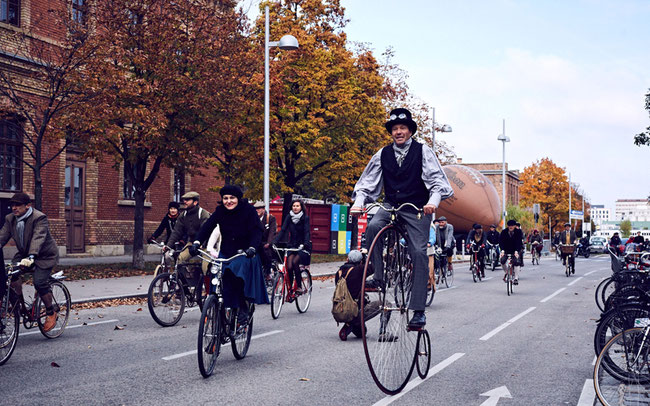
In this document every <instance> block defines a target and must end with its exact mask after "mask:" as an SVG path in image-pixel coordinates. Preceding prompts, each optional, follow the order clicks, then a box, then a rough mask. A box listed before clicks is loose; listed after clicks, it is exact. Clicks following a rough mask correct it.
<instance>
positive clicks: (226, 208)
mask: <svg viewBox="0 0 650 406" xmlns="http://www.w3.org/2000/svg"><path fill="white" fill-rule="evenodd" d="M219 193H220V194H221V199H222V203H223V204H222V205H221V206H218V207H217V208H216V209H215V211H214V214H212V216H210V218H209V219H208V220H206V222H205V223H204V224H203V226H201V229H200V230H199V232H198V234H197V235H196V240H195V241H194V243H193V244H192V246H191V247H190V253H191V254H192V255H196V254H197V253H198V248H199V246H200V242H201V241H206V240H207V239H208V237H209V236H210V234H211V233H212V230H213V229H214V228H215V227H216V226H217V225H218V226H219V228H220V230H221V247H220V251H219V256H220V257H221V258H230V257H232V256H233V255H235V254H237V252H238V251H240V250H241V251H244V252H246V257H238V258H235V259H234V260H232V261H231V262H229V263H228V264H227V265H225V266H224V273H223V300H224V306H225V307H229V308H232V309H236V308H238V309H239V316H238V320H239V322H240V323H241V324H245V323H246V321H247V320H248V316H249V315H248V305H247V303H246V301H249V302H253V303H256V304H266V303H269V298H268V296H267V294H266V287H265V285H264V276H263V275H262V265H261V262H260V259H259V256H258V255H256V251H255V248H254V247H259V246H260V243H261V242H262V231H263V230H262V223H260V219H259V217H257V213H256V211H255V209H254V208H253V206H252V205H251V204H250V203H248V201H247V200H245V199H242V197H243V193H242V191H241V189H240V188H239V187H238V186H234V185H226V186H224V187H222V188H221V190H220V191H219Z"/></svg>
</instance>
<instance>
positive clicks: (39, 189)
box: [32, 162, 43, 211]
mask: <svg viewBox="0 0 650 406" xmlns="http://www.w3.org/2000/svg"><path fill="white" fill-rule="evenodd" d="M32 206H34V208H35V209H36V210H39V211H43V179H42V178H41V166H40V165H39V163H38V162H36V163H35V164H34V202H33V203H32Z"/></svg>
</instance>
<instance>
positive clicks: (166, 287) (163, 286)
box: [147, 273, 185, 327]
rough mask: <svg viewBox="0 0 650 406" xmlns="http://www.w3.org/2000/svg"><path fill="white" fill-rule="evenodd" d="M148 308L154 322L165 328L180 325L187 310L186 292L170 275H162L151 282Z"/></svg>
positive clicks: (173, 276) (148, 293)
mask: <svg viewBox="0 0 650 406" xmlns="http://www.w3.org/2000/svg"><path fill="white" fill-rule="evenodd" d="M147 306H148V307H149V313H150V314H151V317H152V318H153V319H154V321H155V322H156V323H158V324H160V325H161V326H163V327H170V326H173V325H174V324H176V323H178V321H179V320H180V319H181V317H183V311H184V310H185V292H184V290H183V287H182V286H181V284H180V283H179V282H178V279H176V276H175V275H173V274H169V273H161V274H160V275H158V276H156V278H155V279H154V280H153V281H151V284H150V285H149V291H148V292H147Z"/></svg>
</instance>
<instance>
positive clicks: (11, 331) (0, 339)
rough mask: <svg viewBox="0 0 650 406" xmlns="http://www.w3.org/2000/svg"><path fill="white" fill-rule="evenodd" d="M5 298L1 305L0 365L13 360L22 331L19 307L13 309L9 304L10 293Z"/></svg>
mask: <svg viewBox="0 0 650 406" xmlns="http://www.w3.org/2000/svg"><path fill="white" fill-rule="evenodd" d="M4 296H5V297H4V299H3V300H2V303H1V304H0V365H2V364H4V363H5V362H7V361H8V360H9V358H11V354H13V352H14V349H16V343H17V342H18V332H19V330H20V313H19V312H18V306H16V307H13V306H11V305H10V304H9V293H8V292H7V293H6V294H5V295H4Z"/></svg>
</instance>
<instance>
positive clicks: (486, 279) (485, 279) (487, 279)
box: [483, 276, 494, 281]
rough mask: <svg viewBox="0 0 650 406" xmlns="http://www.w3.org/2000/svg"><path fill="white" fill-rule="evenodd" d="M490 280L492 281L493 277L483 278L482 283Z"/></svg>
mask: <svg viewBox="0 0 650 406" xmlns="http://www.w3.org/2000/svg"><path fill="white" fill-rule="evenodd" d="M490 279H494V277H493V276H488V277H487V278H483V280H484V281H489V280H490Z"/></svg>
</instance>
